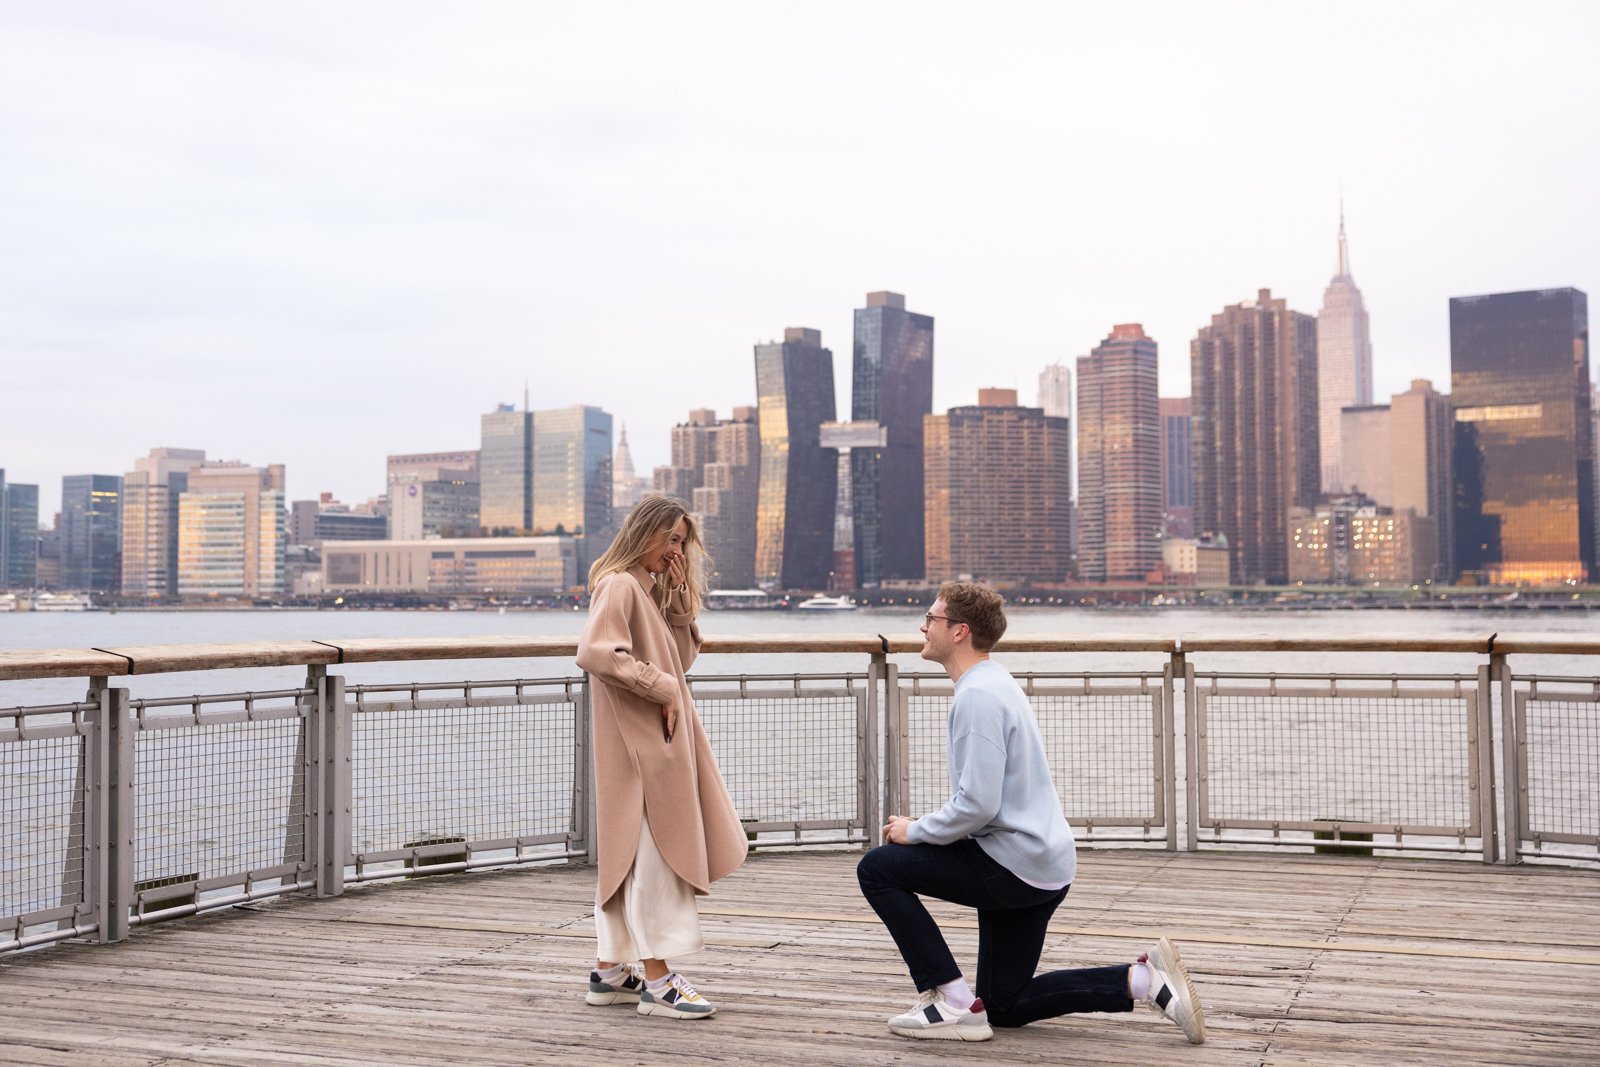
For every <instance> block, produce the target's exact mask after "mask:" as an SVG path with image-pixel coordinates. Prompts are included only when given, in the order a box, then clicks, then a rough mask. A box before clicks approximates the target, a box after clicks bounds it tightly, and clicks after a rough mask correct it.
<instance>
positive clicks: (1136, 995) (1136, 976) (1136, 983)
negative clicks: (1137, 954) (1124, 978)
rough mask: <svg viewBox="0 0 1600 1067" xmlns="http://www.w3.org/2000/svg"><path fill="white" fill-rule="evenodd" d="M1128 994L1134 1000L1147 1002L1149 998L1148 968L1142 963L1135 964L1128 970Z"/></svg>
mask: <svg viewBox="0 0 1600 1067" xmlns="http://www.w3.org/2000/svg"><path fill="white" fill-rule="evenodd" d="M1128 993H1129V994H1130V995H1131V996H1132V997H1133V999H1134V1000H1148V999H1149V998H1150V968H1149V966H1148V965H1146V964H1143V963H1135V964H1134V965H1132V966H1131V967H1129V968H1128Z"/></svg>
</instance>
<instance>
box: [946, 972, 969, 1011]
mask: <svg viewBox="0 0 1600 1067" xmlns="http://www.w3.org/2000/svg"><path fill="white" fill-rule="evenodd" d="M939 993H940V995H941V996H943V997H944V1002H945V1003H946V1004H948V1005H950V1006H951V1007H952V1008H960V1009H961V1010H962V1011H966V1010H967V1009H968V1008H971V1007H972V1002H973V1001H974V1000H977V999H978V998H977V997H975V996H973V995H972V987H971V986H969V985H968V984H967V980H966V979H965V978H957V979H956V980H955V981H953V982H946V983H945V984H944V985H942V986H940V987H939Z"/></svg>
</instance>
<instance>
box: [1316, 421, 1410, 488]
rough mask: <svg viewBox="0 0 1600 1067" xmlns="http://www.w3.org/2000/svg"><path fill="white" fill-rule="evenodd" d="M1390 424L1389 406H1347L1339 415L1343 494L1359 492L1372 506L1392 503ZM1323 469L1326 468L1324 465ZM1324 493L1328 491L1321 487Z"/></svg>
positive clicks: (1391, 439)
mask: <svg viewBox="0 0 1600 1067" xmlns="http://www.w3.org/2000/svg"><path fill="white" fill-rule="evenodd" d="M1392 423H1393V417H1392V412H1391V411H1390V408H1389V405H1388V404H1366V405H1363V406H1361V407H1347V408H1345V409H1344V410H1343V411H1341V412H1340V413H1339V436H1340V438H1341V439H1342V441H1343V445H1342V455H1343V460H1342V462H1341V464H1340V466H1341V472H1342V473H1341V480H1342V481H1343V482H1344V491H1346V492H1350V493H1360V494H1361V495H1362V496H1364V497H1366V498H1367V499H1369V500H1371V501H1372V502H1373V503H1374V504H1382V505H1383V506H1384V507H1391V506H1393V504H1394V441H1393V435H1392V434H1391V433H1390V427H1391V425H1392ZM1323 469H1327V467H1326V464H1324V467H1323ZM1323 492H1324V493H1327V492H1329V490H1328V489H1327V487H1326V486H1324V487H1323Z"/></svg>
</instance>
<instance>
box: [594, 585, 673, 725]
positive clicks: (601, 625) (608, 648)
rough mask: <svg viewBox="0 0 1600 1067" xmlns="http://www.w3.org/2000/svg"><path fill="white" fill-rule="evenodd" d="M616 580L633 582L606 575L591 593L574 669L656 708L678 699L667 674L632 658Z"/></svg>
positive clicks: (630, 638)
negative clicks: (644, 698)
mask: <svg viewBox="0 0 1600 1067" xmlns="http://www.w3.org/2000/svg"><path fill="white" fill-rule="evenodd" d="M618 578H622V579H625V580H627V581H630V582H631V581H633V579H632V578H630V577H629V576H628V575H626V574H623V575H609V576H607V577H606V578H603V579H601V581H600V585H599V586H598V587H597V588H596V589H595V591H594V599H593V600H591V601H590V602H589V622H588V624H587V625H586V626H584V628H583V636H582V637H580V638H579V639H578V666H579V667H581V668H583V669H584V670H586V671H588V672H589V673H590V674H592V675H593V676H594V677H596V678H598V679H599V680H600V681H602V682H604V683H605V684H607V685H609V686H613V687H615V688H617V689H623V690H627V691H628V692H630V693H636V694H638V695H639V696H641V697H646V698H648V699H649V700H651V701H652V702H654V703H656V704H669V703H672V702H673V701H675V700H677V699H678V687H677V682H676V681H675V680H674V678H673V676H672V674H671V672H670V671H663V670H662V669H661V668H660V667H658V666H657V665H656V664H654V663H651V662H649V661H648V660H642V659H636V658H635V657H634V655H633V634H632V631H631V630H630V628H629V624H628V615H629V604H628V596H627V592H626V591H624V590H620V589H618V588H617V585H616V582H617V579H618Z"/></svg>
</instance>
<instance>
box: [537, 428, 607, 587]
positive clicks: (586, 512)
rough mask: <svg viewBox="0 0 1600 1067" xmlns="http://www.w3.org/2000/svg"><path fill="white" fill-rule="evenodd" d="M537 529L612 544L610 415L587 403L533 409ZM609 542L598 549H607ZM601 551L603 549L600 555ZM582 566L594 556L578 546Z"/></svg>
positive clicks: (591, 544)
mask: <svg viewBox="0 0 1600 1067" xmlns="http://www.w3.org/2000/svg"><path fill="white" fill-rule="evenodd" d="M533 529H534V532H535V533H540V534H560V533H568V534H574V535H577V536H579V537H582V538H584V539H585V540H587V541H588V544H589V547H590V548H591V549H593V546H594V542H595V541H600V540H604V541H606V542H608V543H609V541H610V530H611V415H610V414H609V413H607V412H605V411H602V410H600V409H599V408H597V407H591V406H589V405H587V404H581V405H577V406H575V407H570V408H557V409H555V410H553V411H536V412H534V413H533ZM605 549H606V545H604V544H602V545H600V547H599V550H598V551H599V552H603V551H605ZM596 554H598V553H596ZM578 556H579V565H580V566H581V567H584V568H587V567H588V566H589V560H590V559H591V558H592V557H591V556H588V555H585V551H584V545H583V544H582V543H580V544H579V546H578Z"/></svg>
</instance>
